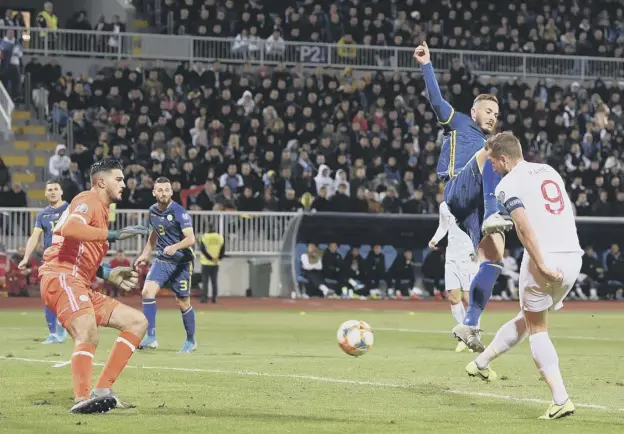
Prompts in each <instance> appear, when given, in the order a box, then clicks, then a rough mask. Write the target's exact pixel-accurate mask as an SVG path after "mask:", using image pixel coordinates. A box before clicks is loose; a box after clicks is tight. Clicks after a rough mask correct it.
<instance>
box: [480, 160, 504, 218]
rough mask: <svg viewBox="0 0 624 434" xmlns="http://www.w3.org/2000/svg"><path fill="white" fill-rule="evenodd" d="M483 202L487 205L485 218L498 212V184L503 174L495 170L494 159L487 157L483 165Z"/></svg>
mask: <svg viewBox="0 0 624 434" xmlns="http://www.w3.org/2000/svg"><path fill="white" fill-rule="evenodd" d="M481 175H482V179H483V204H484V205H485V210H484V218H486V219H487V218H488V217H489V216H491V215H492V214H495V213H497V212H498V201H497V199H496V186H497V185H498V183H499V181H500V179H501V176H500V175H499V174H498V173H496V171H494V166H492V160H490V159H489V158H486V160H485V164H484V165H483V173H482V174H481Z"/></svg>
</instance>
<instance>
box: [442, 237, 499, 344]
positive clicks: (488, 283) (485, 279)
mask: <svg viewBox="0 0 624 434" xmlns="http://www.w3.org/2000/svg"><path fill="white" fill-rule="evenodd" d="M504 246H505V239H504V238H503V236H502V234H492V235H489V236H487V237H485V238H484V239H483V240H482V241H481V243H480V244H479V257H480V259H482V261H481V264H480V265H479V271H478V272H477V274H476V275H475V277H474V279H472V282H471V283H470V301H469V303H468V309H467V310H466V317H465V318H464V321H463V323H462V324H458V325H457V326H455V328H453V335H454V336H455V337H456V338H457V339H459V340H460V341H462V342H464V343H465V344H466V345H467V346H468V348H470V349H471V350H473V351H475V352H478V353H481V352H483V350H484V349H485V346H484V345H483V344H482V343H481V339H480V336H479V321H480V318H481V313H482V312H483V311H484V310H485V307H486V306H487V303H488V301H489V300H490V297H491V296H492V291H493V289H494V285H495V284H496V280H497V279H498V276H499V275H500V273H501V271H502V270H503V263H502V259H503V249H504Z"/></svg>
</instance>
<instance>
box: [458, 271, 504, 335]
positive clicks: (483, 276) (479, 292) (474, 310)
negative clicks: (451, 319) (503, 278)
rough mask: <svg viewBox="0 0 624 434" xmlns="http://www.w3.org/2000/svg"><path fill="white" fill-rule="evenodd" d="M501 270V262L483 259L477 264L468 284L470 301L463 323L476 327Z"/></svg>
mask: <svg viewBox="0 0 624 434" xmlns="http://www.w3.org/2000/svg"><path fill="white" fill-rule="evenodd" d="M501 271H503V263H502V262H494V261H485V262H482V263H481V265H480V266H479V271H478V272H477V274H476V275H475V277H474V279H472V283H471V284H470V302H469V303H468V309H466V316H465V318H464V325H468V326H472V327H476V326H477V325H478V324H479V318H480V317H481V313H482V312H483V311H484V310H485V306H487V303H488V301H489V300H490V297H491V296H492V290H493V289H494V285H495V284H496V279H498V276H500V274H501Z"/></svg>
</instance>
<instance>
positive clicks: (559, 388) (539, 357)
mask: <svg viewBox="0 0 624 434" xmlns="http://www.w3.org/2000/svg"><path fill="white" fill-rule="evenodd" d="M529 342H530V343H531V354H533V359H534V360H535V364H536V365H537V366H538V368H539V370H540V372H541V373H542V375H543V376H544V379H545V380H546V382H547V383H548V385H549V386H550V390H551V392H552V396H553V402H554V403H555V404H557V405H563V404H564V403H565V402H566V401H567V400H568V392H567V391H566V388H565V385H564V384H563V378H562V377H561V371H559V356H558V355H557V351H556V350H555V347H554V345H553V343H552V341H551V340H550V336H548V332H541V333H536V334H534V335H531V336H530V337H529Z"/></svg>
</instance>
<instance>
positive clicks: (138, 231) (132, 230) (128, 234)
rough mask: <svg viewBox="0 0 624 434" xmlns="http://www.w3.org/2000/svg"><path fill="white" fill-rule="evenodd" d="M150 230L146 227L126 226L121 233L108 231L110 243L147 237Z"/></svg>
mask: <svg viewBox="0 0 624 434" xmlns="http://www.w3.org/2000/svg"><path fill="white" fill-rule="evenodd" d="M148 234H149V229H147V228H146V227H145V226H126V227H125V228H123V229H122V230H120V231H108V241H118V240H126V239H128V238H132V237H136V236H137V235H144V236H147V235H148Z"/></svg>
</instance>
